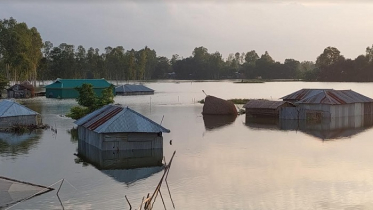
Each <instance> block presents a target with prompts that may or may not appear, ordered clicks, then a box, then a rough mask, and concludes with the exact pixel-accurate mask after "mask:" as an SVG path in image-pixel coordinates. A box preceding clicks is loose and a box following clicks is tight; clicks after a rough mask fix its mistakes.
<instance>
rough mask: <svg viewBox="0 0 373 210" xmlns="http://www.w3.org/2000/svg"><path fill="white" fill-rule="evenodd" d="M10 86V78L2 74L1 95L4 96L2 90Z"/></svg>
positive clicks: (0, 79) (0, 81) (0, 77)
mask: <svg viewBox="0 0 373 210" xmlns="http://www.w3.org/2000/svg"><path fill="white" fill-rule="evenodd" d="M8 86H9V80H8V79H7V78H6V77H5V76H4V75H3V74H0V97H2V96H1V92H2V91H3V90H4V89H5V88H6V87H8Z"/></svg>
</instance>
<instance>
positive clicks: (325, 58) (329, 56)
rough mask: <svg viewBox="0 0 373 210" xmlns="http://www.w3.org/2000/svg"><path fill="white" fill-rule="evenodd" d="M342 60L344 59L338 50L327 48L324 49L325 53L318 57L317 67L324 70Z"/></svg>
mask: <svg viewBox="0 0 373 210" xmlns="http://www.w3.org/2000/svg"><path fill="white" fill-rule="evenodd" d="M341 59H344V57H343V56H342V55H341V52H340V51H339V50H338V49H337V48H335V47H327V48H325V49H324V52H323V53H322V54H321V55H319V56H318V57H317V60H316V65H317V66H318V67H320V68H324V67H327V66H330V65H332V64H334V63H337V62H338V61H339V60H341Z"/></svg>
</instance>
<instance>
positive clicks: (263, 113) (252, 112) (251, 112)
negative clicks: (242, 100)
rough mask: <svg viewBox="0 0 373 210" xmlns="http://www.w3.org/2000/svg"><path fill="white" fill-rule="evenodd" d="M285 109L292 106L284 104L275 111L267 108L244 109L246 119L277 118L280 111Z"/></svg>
mask: <svg viewBox="0 0 373 210" xmlns="http://www.w3.org/2000/svg"><path fill="white" fill-rule="evenodd" d="M285 107H294V105H291V104H289V103H285V104H283V105H281V106H279V107H277V108H275V109H269V108H260V107H258V108H246V119H248V118H250V117H253V116H254V117H256V116H257V117H276V118H277V117H279V114H280V110H281V109H283V108H285Z"/></svg>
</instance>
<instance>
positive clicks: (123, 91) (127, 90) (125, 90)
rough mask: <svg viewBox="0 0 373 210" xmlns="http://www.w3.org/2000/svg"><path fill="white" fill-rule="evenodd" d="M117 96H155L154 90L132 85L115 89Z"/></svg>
mask: <svg viewBox="0 0 373 210" xmlns="http://www.w3.org/2000/svg"><path fill="white" fill-rule="evenodd" d="M115 94H116V95H122V96H128V95H152V94H154V90H153V89H150V88H148V87H145V86H144V85H130V84H125V85H121V86H117V87H115Z"/></svg>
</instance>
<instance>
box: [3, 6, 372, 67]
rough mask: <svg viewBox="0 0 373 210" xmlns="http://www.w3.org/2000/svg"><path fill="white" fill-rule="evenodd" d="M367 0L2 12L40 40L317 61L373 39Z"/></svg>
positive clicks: (354, 52) (349, 54) (349, 53)
mask: <svg viewBox="0 0 373 210" xmlns="http://www.w3.org/2000/svg"><path fill="white" fill-rule="evenodd" d="M351 2H352V3H351ZM372 11H373V3H370V1H368V0H357V1H347V0H346V1H343V0H334V1H333V0H329V1H326V0H298V1H295V0H245V1H244V0H233V1H232V0H230V1H229V0H200V1H197V0H189V1H181V0H148V1H145V0H139V1H129V0H128V1H126V0H109V1H99V0H96V1H88V0H76V1H73V0H67V1H60V0H35V1H34V0H1V1H0V19H9V18H10V17H13V18H15V19H16V20H17V21H18V22H25V23H27V25H28V26H29V27H36V28H37V29H38V31H39V32H40V35H41V37H42V39H43V41H51V42H52V43H53V45H54V46H58V45H59V44H61V43H67V44H72V45H74V46H75V48H76V47H77V46H79V45H82V46H83V47H85V48H86V49H88V48H89V47H93V48H99V49H100V52H101V53H103V52H104V49H105V47H107V46H111V47H116V46H123V47H124V49H125V50H131V49H135V50H140V49H142V48H144V47H145V46H148V47H149V48H151V49H154V50H155V51H156V52H157V56H165V57H167V58H171V57H172V55H173V54H178V55H179V56H180V57H184V58H186V57H189V56H191V55H192V52H193V50H194V48H196V47H201V46H203V47H205V48H207V49H208V52H209V53H214V52H220V53H221V54H222V55H223V58H227V57H228V55H229V54H231V53H236V52H239V53H243V52H244V53H246V52H249V51H251V50H255V51H256V52H257V53H258V54H259V56H260V55H261V54H264V53H265V51H268V53H269V54H270V55H271V57H272V58H273V59H274V60H276V61H279V62H284V60H285V59H287V58H292V59H296V60H298V61H316V59H317V56H319V55H320V54H321V53H322V52H323V50H324V49H325V48H326V47H328V46H332V47H336V48H337V49H339V50H340V51H341V54H342V55H344V56H345V57H346V58H351V59H355V58H356V57H357V56H359V55H361V54H365V49H366V48H367V47H368V46H372V44H373V27H372V26H373V12H372Z"/></svg>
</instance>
